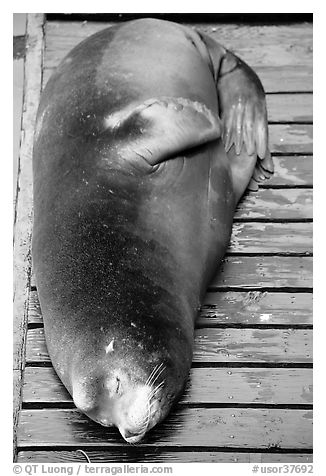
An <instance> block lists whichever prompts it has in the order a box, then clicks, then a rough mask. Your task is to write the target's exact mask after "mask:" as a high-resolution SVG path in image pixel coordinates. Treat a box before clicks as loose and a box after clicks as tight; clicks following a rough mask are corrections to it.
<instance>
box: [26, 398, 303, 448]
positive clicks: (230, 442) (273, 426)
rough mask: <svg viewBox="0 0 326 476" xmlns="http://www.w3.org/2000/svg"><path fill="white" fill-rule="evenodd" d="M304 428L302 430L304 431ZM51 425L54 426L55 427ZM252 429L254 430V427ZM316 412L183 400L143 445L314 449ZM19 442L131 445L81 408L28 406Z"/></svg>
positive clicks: (28, 444)
mask: <svg viewBox="0 0 326 476" xmlns="http://www.w3.org/2000/svg"><path fill="white" fill-rule="evenodd" d="M298 428H300V431H298ZM49 429H50V431H49ZM249 429H250V431H248V430H249ZM311 436H312V412H311V411H310V410H294V409H291V410H286V409H256V408H255V409H252V408H246V409H242V408H241V409H239V408H219V409H218V411H216V409H215V408H190V407H187V406H182V405H180V406H179V407H178V408H176V409H175V410H174V411H173V412H171V414H170V415H169V416H168V418H167V419H166V420H165V421H163V422H162V423H161V424H160V425H158V426H157V427H155V428H154V429H153V430H152V431H151V432H150V433H149V434H148V437H147V439H146V442H145V441H144V444H143V445H142V444H140V445H139V446H140V447H141V446H156V447H158V446H160V447H162V446H163V447H164V446H171V445H172V446H178V447H182V446H191V447H193V448H194V449H195V448H196V447H220V448H223V447H228V448H239V447H241V448H243V449H246V448H247V449H250V448H257V449H259V448H260V449H262V448H264V449H270V448H284V449H286V448H288V449H292V448H298V449H300V448H301V449H302V450H307V449H308V448H311ZM18 438H19V440H18V441H19V445H20V447H21V448H23V447H24V446H30V445H31V444H32V445H33V446H46V445H48V446H50V445H59V446H68V445H83V447H86V448H87V447H92V446H98V445H101V447H105V446H106V447H108V446H125V447H127V446H128V443H124V442H122V437H121V436H120V435H119V433H118V429H117V428H103V427H101V426H100V425H98V424H96V423H95V422H93V421H91V420H89V419H88V418H87V417H86V416H85V415H82V414H81V413H79V412H78V411H76V410H64V409H54V410H52V409H46V410H22V412H21V422H20V426H19V435H18Z"/></svg>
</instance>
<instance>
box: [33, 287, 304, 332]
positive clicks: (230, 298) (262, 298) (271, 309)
mask: <svg viewBox="0 0 326 476" xmlns="http://www.w3.org/2000/svg"><path fill="white" fill-rule="evenodd" d="M28 322H29V324H43V318H42V313H41V308H40V303H39V300H38V295H37V291H32V292H31V295H30V299H29V311H28ZM196 325H197V327H207V326H209V327H211V326H214V325H228V326H234V325H237V326H240V325H251V326H253V325H260V326H264V325H269V326H270V325H278V326H279V325H284V326H293V325H296V326H298V325H304V326H306V325H312V293H273V292H266V291H249V292H239V291H236V292H232V291H229V292H222V291H220V292H208V293H206V296H205V298H204V301H203V305H202V307H201V310H200V313H199V316H198V319H197V322H196Z"/></svg>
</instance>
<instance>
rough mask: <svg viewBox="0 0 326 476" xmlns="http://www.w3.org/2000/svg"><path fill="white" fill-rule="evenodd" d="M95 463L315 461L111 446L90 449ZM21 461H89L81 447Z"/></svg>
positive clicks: (23, 454) (302, 456)
mask: <svg viewBox="0 0 326 476" xmlns="http://www.w3.org/2000/svg"><path fill="white" fill-rule="evenodd" d="M86 453H87V456H88V457H89V459H90V461H91V462H92V463H101V464H105V463H119V464H121V462H122V461H123V462H124V463H165V464H167V463H260V464H267V463H283V464H284V463H297V464H307V463H312V461H313V456H312V454H309V453H267V452H266V453H252V452H248V453H236V452H233V451H228V452H223V451H193V450H191V451H173V450H170V451H169V450H167V449H164V448H155V449H151V448H144V447H141V448H137V447H135V446H134V447H131V446H130V447H129V448H127V449H126V448H121V449H120V448H114V451H112V450H110V451H108V450H103V451H101V450H93V449H87V452H86ZM17 462H18V463H36V462H37V463H67V464H68V463H85V456H84V455H83V454H82V453H81V452H80V451H78V450H71V451H68V450H67V451H42V450H39V451H37V450H36V451H35V450H34V451H20V452H19V453H18V460H17Z"/></svg>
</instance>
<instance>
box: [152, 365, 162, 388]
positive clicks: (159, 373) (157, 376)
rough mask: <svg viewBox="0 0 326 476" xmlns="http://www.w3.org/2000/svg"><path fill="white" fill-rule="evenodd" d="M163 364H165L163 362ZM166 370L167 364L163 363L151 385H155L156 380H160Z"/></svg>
mask: <svg viewBox="0 0 326 476" xmlns="http://www.w3.org/2000/svg"><path fill="white" fill-rule="evenodd" d="M162 365H163V364H162ZM164 370H165V365H163V366H162V367H161V369H160V371H159V372H158V373H157V374H156V375H155V378H154V380H152V382H151V385H152V386H154V385H155V384H156V382H157V381H158V379H159V378H160V376H161V375H162V373H163V372H164Z"/></svg>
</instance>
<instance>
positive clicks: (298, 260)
mask: <svg viewBox="0 0 326 476" xmlns="http://www.w3.org/2000/svg"><path fill="white" fill-rule="evenodd" d="M230 287H232V288H239V289H250V288H255V289H257V288H258V289H261V288H282V287H285V288H311V287H312V258H310V257H294V256H291V257H287V256H229V257H226V258H225V259H224V260H223V262H222V264H221V267H220V268H219V271H218V272H217V273H216V275H215V277H214V278H213V279H212V281H211V283H210V286H209V289H212V288H213V289H216V288H218V289H225V288H230Z"/></svg>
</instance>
